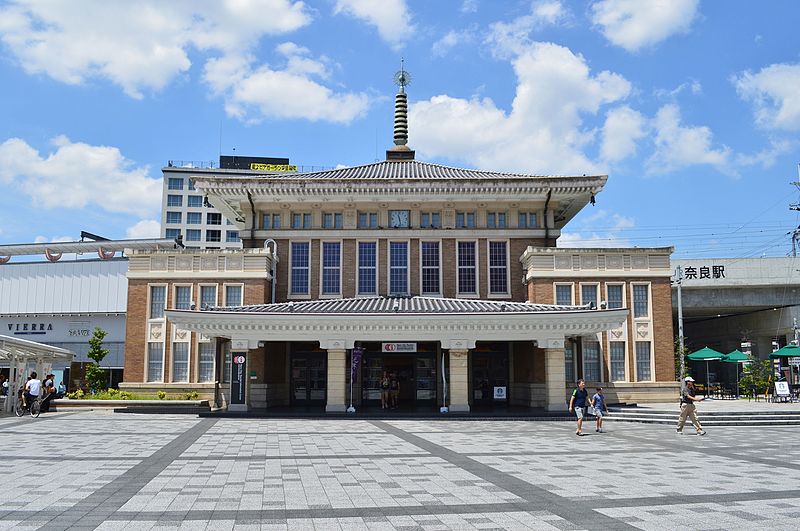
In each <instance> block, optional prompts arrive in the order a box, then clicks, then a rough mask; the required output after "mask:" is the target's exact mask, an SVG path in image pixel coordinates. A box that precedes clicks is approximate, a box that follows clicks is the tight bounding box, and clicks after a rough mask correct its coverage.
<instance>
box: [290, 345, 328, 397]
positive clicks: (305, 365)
mask: <svg viewBox="0 0 800 531" xmlns="http://www.w3.org/2000/svg"><path fill="white" fill-rule="evenodd" d="M325 356H326V355H325V354H316V353H315V354H295V355H293V356H292V363H291V383H290V389H291V400H292V404H293V405H298V406H312V405H324V404H325V390H326V385H327V381H328V375H327V367H326V363H325Z"/></svg>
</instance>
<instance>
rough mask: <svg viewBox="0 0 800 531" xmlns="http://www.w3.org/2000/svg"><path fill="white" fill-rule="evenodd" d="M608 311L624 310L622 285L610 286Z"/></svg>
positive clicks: (608, 287) (608, 286)
mask: <svg viewBox="0 0 800 531" xmlns="http://www.w3.org/2000/svg"><path fill="white" fill-rule="evenodd" d="M606 287H607V289H608V309H609V310H613V309H618V308H622V304H623V302H622V284H608V285H607V286H606Z"/></svg>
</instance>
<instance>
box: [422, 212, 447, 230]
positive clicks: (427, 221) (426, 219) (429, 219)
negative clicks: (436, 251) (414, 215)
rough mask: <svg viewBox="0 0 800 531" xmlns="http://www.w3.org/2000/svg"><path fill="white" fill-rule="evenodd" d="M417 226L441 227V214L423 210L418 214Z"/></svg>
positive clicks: (427, 227)
mask: <svg viewBox="0 0 800 531" xmlns="http://www.w3.org/2000/svg"><path fill="white" fill-rule="evenodd" d="M419 226H420V228H422V229H441V228H442V218H441V215H440V214H439V213H438V212H423V213H422V214H420V216H419Z"/></svg>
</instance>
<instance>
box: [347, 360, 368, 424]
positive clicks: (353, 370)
mask: <svg viewBox="0 0 800 531" xmlns="http://www.w3.org/2000/svg"><path fill="white" fill-rule="evenodd" d="M363 355H364V348H363V347H353V348H352V349H351V350H350V407H348V408H347V412H348V413H355V412H356V408H355V406H353V380H355V379H356V372H357V371H358V366H359V364H360V363H361V356H363Z"/></svg>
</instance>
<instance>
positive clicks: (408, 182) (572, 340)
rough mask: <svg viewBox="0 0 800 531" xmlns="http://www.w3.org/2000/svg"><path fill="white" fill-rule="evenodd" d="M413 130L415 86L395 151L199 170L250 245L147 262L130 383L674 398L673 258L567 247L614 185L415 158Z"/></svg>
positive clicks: (664, 252) (295, 399)
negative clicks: (248, 172) (587, 391)
mask: <svg viewBox="0 0 800 531" xmlns="http://www.w3.org/2000/svg"><path fill="white" fill-rule="evenodd" d="M406 123H407V117H406V95H405V93H404V91H403V90H401V91H400V93H398V95H397V96H396V116H395V132H394V142H395V146H394V147H393V148H392V149H390V150H388V151H387V153H386V160H384V161H380V162H376V163H373V164H366V165H363V166H356V167H351V168H340V169H334V170H328V171H315V172H304V173H289V174H276V175H263V176H259V177H258V178H257V179H254V178H252V177H249V176H241V175H231V174H229V173H226V172H224V171H218V172H215V171H202V172H198V171H192V170H190V169H187V170H186V171H185V172H183V173H182V175H184V176H185V178H186V179H187V180H191V181H192V183H193V184H192V186H194V188H195V193H198V195H199V196H204V197H207V198H208V201H209V202H210V203H211V204H212V205H214V207H215V208H216V209H217V210H218V211H220V212H221V213H223V214H224V215H225V216H227V217H228V218H229V219H231V220H233V222H234V223H235V228H236V229H237V230H238V231H239V235H240V237H241V240H242V244H243V248H242V249H241V250H214V249H206V250H191V249H184V250H165V251H157V252H150V251H140V252H133V253H132V254H131V255H130V260H131V261H130V270H129V274H128V280H129V282H128V287H129V305H128V308H129V310H128V321H127V338H126V345H127V356H126V368H125V383H124V384H123V386H124V387H126V388H131V389H137V390H139V391H149V392H155V391H156V390H166V391H167V392H175V393H179V392H180V393H183V392H185V391H186V390H188V389H195V390H198V391H199V392H200V393H201V394H202V395H204V396H207V397H209V398H214V399H215V400H216V401H217V402H218V403H220V404H224V405H228V406H229V407H230V408H231V409H249V408H263V407H271V406H284V407H287V406H288V407H309V406H312V407H313V406H316V407H319V408H321V409H322V408H324V410H326V411H329V412H344V411H345V410H346V408H348V406H350V405H353V406H355V407H357V408H361V407H370V406H375V407H380V406H379V402H380V389H381V387H380V385H381V384H380V381H381V379H382V376H383V374H384V372H386V373H387V374H394V375H395V378H396V379H397V380H398V381H399V382H400V391H399V393H400V403H401V406H403V407H414V408H422V409H429V410H438V408H439V407H441V406H443V405H446V406H448V407H449V411H451V412H458V411H470V410H474V409H481V408H482V407H487V408H490V409H491V408H494V407H498V406H500V407H505V406H508V405H515V406H524V407H531V408H543V409H547V410H565V409H566V402H565V400H566V396H567V391H568V389H569V388H571V387H572V386H573V385H574V382H575V380H576V379H577V378H584V379H586V380H588V381H589V384H590V385H596V384H602V385H603V386H604V387H605V388H606V394H607V396H609V397H610V400H611V401H624V402H640V401H647V400H667V399H672V398H674V396H676V393H677V383H676V381H675V371H674V358H673V334H672V319H671V315H672V305H671V302H672V301H671V296H670V273H671V272H670V262H669V259H670V254H671V252H672V249H671V248H654V249H640V248H636V249H632V248H624V249H562V248H557V247H556V242H557V240H558V238H559V236H560V234H561V231H562V230H563V228H564V227H565V225H566V224H567V223H568V222H569V221H570V219H572V218H573V217H574V216H575V215H576V214H577V213H578V212H579V211H580V210H581V209H582V208H584V207H586V206H587V205H588V204H589V203H590V202H591V203H594V199H595V196H596V195H597V194H599V193H600V192H601V191H602V189H603V186H604V185H605V183H606V180H607V177H606V176H604V175H594V176H585V175H576V176H546V175H527V174H512V173H500V172H492V171H479V170H471V169H462V168H452V167H447V166H442V165H438V164H430V163H425V162H421V161H417V160H415V154H414V152H413V151H412V150H411V149H410V148H408V146H407V145H406V144H407V142H406V141H407V130H406ZM187 186H188V184H187Z"/></svg>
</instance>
